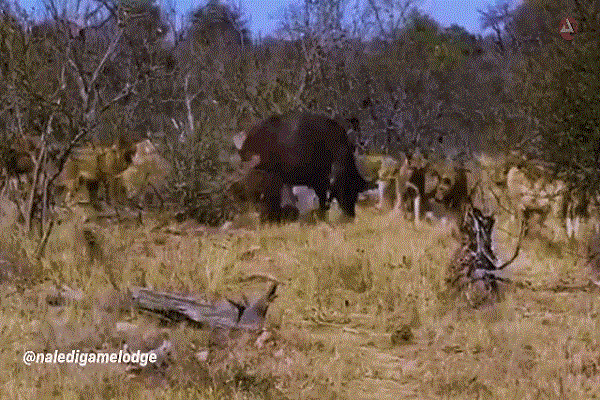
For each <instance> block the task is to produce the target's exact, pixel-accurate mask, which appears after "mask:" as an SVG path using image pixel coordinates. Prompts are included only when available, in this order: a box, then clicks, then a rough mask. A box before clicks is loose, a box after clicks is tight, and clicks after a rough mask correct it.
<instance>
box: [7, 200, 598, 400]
mask: <svg viewBox="0 0 600 400" xmlns="http://www.w3.org/2000/svg"><path fill="white" fill-rule="evenodd" d="M499 219H500V221H499V223H498V229H497V230H496V233H495V240H496V251H497V253H498V256H499V258H504V259H507V258H509V257H510V256H511V255H512V252H513V249H514V246H515V242H516V236H517V233H518V226H517V223H516V222H511V221H510V220H509V219H507V218H503V217H502V216H500V218H499ZM0 231H1V232H0V240H1V241H2V243H3V246H2V248H3V249H4V254H3V255H2V257H0V258H2V259H4V260H10V262H6V263H4V264H3V268H4V269H3V272H2V275H1V278H2V281H1V285H0V296H1V299H2V300H1V301H2V303H1V310H0V313H1V317H0V332H1V333H0V335H1V336H0V338H1V341H0V343H2V345H0V398H3V399H4V398H6V399H11V398H14V399H21V398H23V399H29V398H38V399H53V398H56V399H105V398H169V399H188V398H200V399H220V398H224V399H280V398H281V399H284V398H285V399H288V398H289V399H335V398H342V399H375V398H378V399H379V398H381V399H398V398H416V399H428V398H432V399H434V398H435V399H437V398H466V399H473V398H490V399H491V398H500V399H516V398H519V399H534V398H535V399H537V398H541V399H546V398H549V399H554V398H556V399H562V398H564V399H576V398H586V399H588V398H598V397H600V351H599V350H600V324H599V320H598V311H599V309H600V305H599V301H598V294H597V293H592V292H590V291H589V290H584V289H583V285H584V284H586V283H587V280H586V277H585V274H584V272H583V260H582V259H581V257H579V254H580V253H582V251H581V249H580V248H579V247H580V246H577V245H568V244H564V243H560V244H550V243H548V242H546V241H543V240H537V239H532V240H526V241H525V242H524V243H523V248H522V252H521V255H520V256H519V257H518V258H517V260H516V261H515V262H514V263H513V264H512V265H511V266H510V267H509V269H510V274H511V277H512V279H514V280H516V281H519V282H522V283H523V284H524V285H520V286H519V287H514V288H508V290H507V292H506V295H505V299H504V301H502V302H501V303H499V304H497V306H495V307H493V308H490V309H486V310H480V311H473V310H470V309H468V308H467V307H465V306H464V305H463V304H461V303H460V302H456V301H454V300H452V299H449V298H447V297H446V296H445V280H444V278H445V272H446V267H447V264H448V261H449V259H450V257H451V256H452V253H453V251H454V250H455V249H456V247H457V246H458V244H457V242H456V240H455V239H454V238H453V237H452V233H451V231H452V229H451V225H450V224H445V225H444V224H440V223H438V224H436V225H428V224H424V225H423V226H421V227H419V228H418V229H416V228H414V227H413V226H412V224H411V223H409V222H407V221H404V220H403V219H400V218H391V217H390V216H388V215H383V214H378V213H376V212H375V211H374V210H372V209H359V210H358V216H357V219H356V221H355V222H353V223H348V224H338V225H335V224H334V225H329V224H325V223H318V224H314V225H302V224H289V225H284V226H264V227H262V228H257V229H248V230H231V231H228V232H217V231H211V230H208V229H206V228H203V227H200V226H194V225H192V224H189V223H188V224H183V225H178V224H175V223H171V222H168V221H162V222H161V221H160V220H159V218H152V217H145V218H144V220H143V224H142V225H139V224H136V223H135V222H131V223H123V224H109V223H99V224H89V223H82V222H81V221H79V220H78V219H77V218H75V217H73V218H71V219H69V220H67V221H65V222H63V223H61V224H60V225H57V226H55V228H54V229H53V231H52V234H51V236H50V238H49V241H48V245H47V248H46V250H45V253H44V256H43V257H42V262H41V264H35V265H34V266H33V267H32V266H28V264H27V263H26V262H24V261H23V260H26V259H27V257H28V256H29V257H31V256H32V255H33V254H34V253H35V249H36V245H35V243H33V242H30V241H29V240H28V239H27V238H25V237H24V236H20V235H18V234H15V233H14V232H13V231H12V230H10V229H8V228H6V227H4V228H3V229H1V230H0ZM20 248H23V249H24V251H21V250H19V249H20ZM252 275H255V277H254V278H252V279H249V277H252ZM267 275H270V276H274V277H276V278H277V279H279V280H281V281H283V282H284V284H283V285H282V286H281V287H280V288H279V289H278V294H279V297H278V298H277V299H276V300H275V302H274V303H273V304H272V306H271V307H270V309H269V315H268V320H267V326H266V327H267V330H268V332H269V336H268V337H266V336H264V335H263V336H262V339H261V340H262V342H264V343H262V342H261V343H257V342H256V337H255V336H252V335H250V334H239V333H238V334H237V335H234V334H232V335H230V336H229V337H228V338H226V339H223V338H222V337H219V336H218V335H215V333H211V332H206V331H202V330H198V329H194V328H191V327H187V326H185V325H184V324H180V325H168V326H165V325H161V324H159V322H158V321H157V320H156V318H154V317H152V316H147V315H143V314H139V313H138V312H135V311H132V310H131V308H130V305H129V303H128V301H127V288H129V287H131V286H147V287H152V288H155V289H156V290H161V291H171V292H175V293H181V294H190V295H196V296H202V295H203V294H204V293H210V296H211V297H213V298H215V299H217V298H219V297H222V296H228V297H234V298H235V297H236V296H237V297H238V298H239V295H240V293H249V294H253V293H258V294H260V293H262V291H263V290H265V289H266V288H267V286H268V283H266V282H265V281H264V280H261V279H260V276H267ZM257 276H258V277H257ZM572 287H575V289H572ZM569 288H571V289H569ZM164 340H167V341H168V342H169V343H172V346H173V347H172V349H171V351H170V352H169V353H168V354H167V355H166V356H165V357H164V359H163V360H162V362H161V363H158V364H156V365H154V366H152V367H148V368H145V369H142V370H132V369H131V368H128V366H127V365H108V366H107V365H87V366H85V367H80V366H76V365H65V364H63V365H33V366H30V367H27V366H25V365H24V364H23V362H22V360H21V357H22V355H23V352H24V351H26V350H34V351H54V350H55V349H58V350H60V351H70V350H72V349H79V350H81V351H87V350H96V351H97V350H100V349H102V350H104V351H107V350H117V351H118V349H121V348H123V345H127V346H128V348H130V349H134V350H135V349H142V350H147V349H154V348H156V347H157V346H159V345H160V344H161V343H164Z"/></svg>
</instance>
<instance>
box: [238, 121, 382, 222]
mask: <svg viewBox="0 0 600 400" xmlns="http://www.w3.org/2000/svg"><path fill="white" fill-rule="evenodd" d="M234 141H235V142H236V147H238V150H239V153H240V158H241V160H242V162H244V163H251V165H252V167H253V169H254V170H259V171H264V173H265V174H267V176H269V177H270V179H269V181H270V182H269V183H270V184H269V185H261V186H262V189H261V190H263V192H262V193H261V195H260V196H259V197H260V198H261V199H262V200H263V206H264V207H266V208H267V209H268V211H269V212H268V213H267V214H268V215H271V216H277V215H280V213H281V195H282V190H284V188H285V187H286V186H287V187H288V188H289V187H292V186H308V187H310V188H312V189H313V190H314V191H315V193H316V195H317V197H318V199H319V214H320V216H321V218H322V217H323V216H324V215H325V211H326V210H327V209H328V208H329V203H330V201H331V200H332V199H333V198H335V199H337V202H338V203H339V206H340V208H341V209H342V211H343V212H344V213H345V214H346V215H347V216H349V217H354V216H355V210H354V207H355V204H356V200H357V197H358V194H359V193H360V192H363V191H365V190H368V189H370V188H373V187H374V186H372V185H369V183H368V182H367V181H365V179H364V178H363V177H362V176H361V175H360V174H359V172H358V169H357V167H356V163H355V159H354V145H352V144H351V143H350V141H349V140H348V137H347V135H346V130H345V129H344V128H343V127H342V126H341V125H340V124H339V123H338V122H336V121H334V120H333V119H331V118H328V117H326V116H322V115H314V114H308V113H300V114H290V115H273V116H271V117H269V118H267V119H265V120H263V121H262V122H260V123H259V124H257V125H255V126H253V127H252V128H251V129H250V130H249V131H248V132H247V134H245V135H242V136H241V137H240V136H238V137H237V138H234Z"/></svg>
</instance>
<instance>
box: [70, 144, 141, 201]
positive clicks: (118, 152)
mask: <svg viewBox="0 0 600 400" xmlns="http://www.w3.org/2000/svg"><path fill="white" fill-rule="evenodd" d="M135 151H136V147H135V146H134V145H131V144H125V143H123V142H119V143H117V144H115V145H113V146H111V147H103V146H95V145H92V144H88V145H86V146H84V147H81V148H78V149H76V150H74V151H73V153H72V154H71V156H70V157H69V159H68V160H67V162H66V163H65V166H64V168H63V170H62V172H61V175H60V177H59V184H62V185H64V186H65V188H66V191H67V193H66V197H65V203H67V204H72V203H73V196H74V195H75V193H77V192H78V191H79V189H80V188H81V187H82V186H85V188H86V189H87V191H88V195H89V202H90V203H91V205H92V206H93V207H94V208H96V209H99V208H100V203H99V200H98V191H99V188H100V184H101V183H102V185H103V187H104V189H105V200H106V202H107V203H108V204H110V205H113V206H114V205H115V202H116V201H118V199H120V198H121V197H122V195H123V193H122V191H123V188H122V185H119V182H118V179H117V175H119V174H120V173H122V172H123V171H125V169H127V167H129V165H131V163H132V158H133V155H134V154H135Z"/></svg>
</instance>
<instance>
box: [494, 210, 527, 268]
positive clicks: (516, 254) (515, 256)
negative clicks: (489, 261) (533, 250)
mask: <svg viewBox="0 0 600 400" xmlns="http://www.w3.org/2000/svg"><path fill="white" fill-rule="evenodd" d="M524 236H525V219H523V220H522V221H521V230H520V232H519V240H518V241H517V248H516V249H515V254H514V255H513V256H512V258H511V259H510V260H508V261H507V262H505V263H504V264H502V265H501V266H499V267H498V268H496V269H497V270H500V269H504V268H506V267H507V266H509V265H510V264H511V263H512V262H513V261H515V259H516V258H517V257H518V256H519V251H520V250H521V241H522V240H523V237H524Z"/></svg>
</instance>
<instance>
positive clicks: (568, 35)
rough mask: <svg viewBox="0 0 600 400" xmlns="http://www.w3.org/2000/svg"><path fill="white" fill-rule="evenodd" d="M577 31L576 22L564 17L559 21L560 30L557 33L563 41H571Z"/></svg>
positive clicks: (577, 25)
mask: <svg viewBox="0 0 600 400" xmlns="http://www.w3.org/2000/svg"><path fill="white" fill-rule="evenodd" d="M578 30H579V24H578V23H577V21H575V20H574V19H573V18H571V17H566V18H563V19H562V21H560V30H559V31H558V33H559V34H560V36H561V37H562V38H563V39H565V40H573V39H574V38H575V35H576V34H577V31H578Z"/></svg>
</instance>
